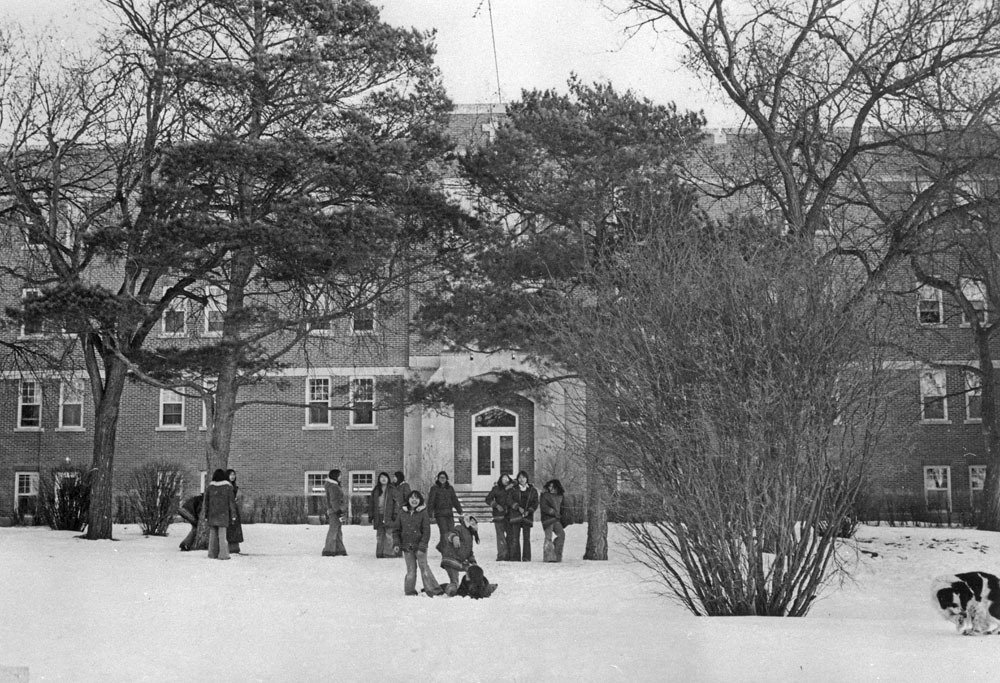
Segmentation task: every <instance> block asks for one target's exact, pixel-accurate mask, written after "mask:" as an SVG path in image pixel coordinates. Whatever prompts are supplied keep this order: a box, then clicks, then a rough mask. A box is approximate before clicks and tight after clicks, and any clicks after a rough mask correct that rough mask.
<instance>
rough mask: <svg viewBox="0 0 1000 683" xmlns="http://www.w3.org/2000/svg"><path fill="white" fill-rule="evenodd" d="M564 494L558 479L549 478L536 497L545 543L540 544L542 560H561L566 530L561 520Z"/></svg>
mask: <svg viewBox="0 0 1000 683" xmlns="http://www.w3.org/2000/svg"><path fill="white" fill-rule="evenodd" d="M565 496H566V494H565V492H564V491H563V486H562V483H561V482H560V481H559V480H558V479H551V480H549V481H547V482H545V486H543V487H542V495H541V496H539V498H538V510H539V512H540V513H541V517H542V530H543V531H544V532H545V544H544V545H543V546H542V561H543V562H562V555H563V546H564V545H565V544H566V532H565V531H564V530H563V525H562V521H561V520H562V507H563V504H564V500H565ZM553 536H554V537H555V540H553Z"/></svg>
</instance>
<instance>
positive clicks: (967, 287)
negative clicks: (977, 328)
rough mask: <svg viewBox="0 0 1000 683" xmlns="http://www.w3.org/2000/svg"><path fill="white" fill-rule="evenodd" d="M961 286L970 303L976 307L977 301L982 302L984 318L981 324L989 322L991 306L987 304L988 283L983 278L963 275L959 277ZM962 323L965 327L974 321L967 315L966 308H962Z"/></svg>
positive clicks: (963, 294)
mask: <svg viewBox="0 0 1000 683" xmlns="http://www.w3.org/2000/svg"><path fill="white" fill-rule="evenodd" d="M959 286H960V287H961V289H962V296H964V297H965V298H966V299H968V300H969V303H971V304H972V305H973V306H974V307H975V305H976V302H977V301H978V302H980V303H981V304H982V311H983V320H982V323H981V324H986V323H987V322H989V319H990V314H989V306H987V304H986V284H985V283H984V282H983V281H982V280H976V279H974V278H968V277H963V278H959ZM977 310H978V309H977ZM962 325H963V326H965V327H969V326H971V325H972V322H971V321H970V320H969V319H968V318H966V317H965V309H962Z"/></svg>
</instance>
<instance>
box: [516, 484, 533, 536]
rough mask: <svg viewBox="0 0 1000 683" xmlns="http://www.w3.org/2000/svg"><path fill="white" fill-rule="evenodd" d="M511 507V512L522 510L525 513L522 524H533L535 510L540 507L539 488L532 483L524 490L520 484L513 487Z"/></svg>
mask: <svg viewBox="0 0 1000 683" xmlns="http://www.w3.org/2000/svg"><path fill="white" fill-rule="evenodd" d="M510 509H511V512H514V511H521V513H522V514H523V515H524V519H522V520H521V524H522V525H523V526H531V525H532V524H533V518H534V516H535V510H537V509H538V490H537V489H536V488H535V487H534V486H532V485H531V484H528V488H527V489H525V490H524V491H522V490H521V487H520V486H515V487H514V488H512V489H511V490H510Z"/></svg>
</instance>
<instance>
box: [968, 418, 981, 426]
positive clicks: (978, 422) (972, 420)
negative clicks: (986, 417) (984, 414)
mask: <svg viewBox="0 0 1000 683" xmlns="http://www.w3.org/2000/svg"><path fill="white" fill-rule="evenodd" d="M982 423H983V418H981V417H971V418H968V419H967V420H966V421H965V424H967V425H981V424H982Z"/></svg>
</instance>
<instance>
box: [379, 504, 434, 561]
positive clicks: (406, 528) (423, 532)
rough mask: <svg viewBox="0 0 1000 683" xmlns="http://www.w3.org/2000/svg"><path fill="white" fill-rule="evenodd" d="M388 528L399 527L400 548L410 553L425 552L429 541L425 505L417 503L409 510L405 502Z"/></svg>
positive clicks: (429, 527)
mask: <svg viewBox="0 0 1000 683" xmlns="http://www.w3.org/2000/svg"><path fill="white" fill-rule="evenodd" d="M389 528H391V529H399V531H400V538H401V543H402V545H401V546H400V548H401V549H402V550H404V551H406V552H411V553H412V552H416V551H418V550H421V551H423V552H427V546H428V545H430V542H431V518H430V517H428V516H427V506H426V505H418V506H417V509H416V510H411V509H410V505H409V503H407V504H406V505H404V506H403V509H402V510H401V511H400V513H399V516H398V517H396V519H394V520H393V521H392V522H391V524H390V525H389Z"/></svg>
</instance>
